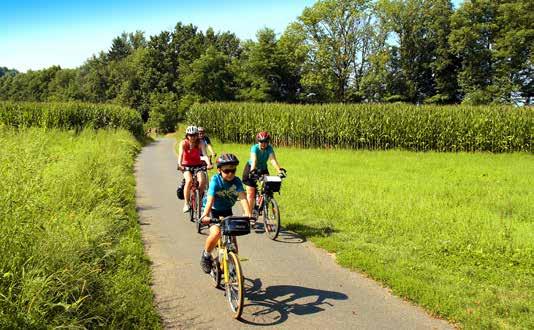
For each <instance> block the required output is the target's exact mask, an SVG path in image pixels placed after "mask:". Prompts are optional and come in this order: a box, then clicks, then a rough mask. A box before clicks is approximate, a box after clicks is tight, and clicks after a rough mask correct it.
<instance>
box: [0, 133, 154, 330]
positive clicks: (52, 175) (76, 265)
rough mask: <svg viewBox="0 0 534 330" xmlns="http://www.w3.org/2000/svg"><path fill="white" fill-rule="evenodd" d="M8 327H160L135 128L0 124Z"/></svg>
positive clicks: (0, 233) (0, 266)
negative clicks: (142, 223) (139, 211)
mask: <svg viewBox="0 0 534 330" xmlns="http://www.w3.org/2000/svg"><path fill="white" fill-rule="evenodd" d="M0 145H1V146H2V147H1V148H0V173H1V177H2V179H1V180H0V205H2V207H1V208H0V224H1V225H0V250H1V251H2V253H1V254H0V328H20V329H27V328H47V327H69V328H72V327H74V328H78V327H80V328H94V327H106V328H157V327H159V326H160V323H159V322H160V321H159V317H158V315H157V313H156V311H155V309H154V306H153V304H152V302H153V299H152V293H151V291H150V287H149V280H150V270H149V262H148V260H147V259H146V257H145V255H144V251H143V246H142V243H141V237H140V231H139V227H138V223H137V218H136V217H137V215H136V210H135V180H134V177H133V159H134V155H135V154H136V153H137V152H138V150H139V145H138V143H137V142H136V141H135V139H133V137H132V136H131V134H130V133H127V132H126V131H98V132H95V131H92V130H88V131H84V132H82V133H81V134H79V135H77V134H74V133H70V132H65V131H59V130H44V129H27V130H17V131H15V130H13V129H10V128H7V127H0Z"/></svg>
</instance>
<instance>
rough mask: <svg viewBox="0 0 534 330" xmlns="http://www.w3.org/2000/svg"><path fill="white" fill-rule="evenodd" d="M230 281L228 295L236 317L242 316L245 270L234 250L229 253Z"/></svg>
mask: <svg viewBox="0 0 534 330" xmlns="http://www.w3.org/2000/svg"><path fill="white" fill-rule="evenodd" d="M227 262H228V283H226V297H227V298H228V302H229V303H230V308H231V309H232V312H233V315H232V317H233V318H234V319H238V318H240V317H241V313H242V312H243V272H242V270H241V264H240V263H239V258H238V256H237V254H235V253H234V252H229V253H228V260H227Z"/></svg>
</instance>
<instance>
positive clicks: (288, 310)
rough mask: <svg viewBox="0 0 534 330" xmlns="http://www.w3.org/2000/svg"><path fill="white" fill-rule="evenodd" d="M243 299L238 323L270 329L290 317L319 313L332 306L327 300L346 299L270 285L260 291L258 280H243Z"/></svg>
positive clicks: (331, 294)
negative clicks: (269, 327)
mask: <svg viewBox="0 0 534 330" xmlns="http://www.w3.org/2000/svg"><path fill="white" fill-rule="evenodd" d="M245 298H246V300H245V305H244V306H243V307H244V309H243V314H242V316H241V322H243V323H246V324H251V325H258V326H272V325H277V324H281V323H283V322H285V321H286V320H287V319H288V318H289V316H290V315H291V314H293V315H308V314H314V313H319V312H322V311H324V310H325V309H326V308H331V307H333V306H334V305H333V304H332V303H330V301H331V300H346V299H348V296H347V295H346V294H344V293H341V292H335V291H326V290H318V289H312V288H306V287H302V286H294V285H273V286H269V287H267V288H265V289H263V288H262V282H261V280H260V279H259V278H258V279H255V280H252V279H248V278H246V279H245Z"/></svg>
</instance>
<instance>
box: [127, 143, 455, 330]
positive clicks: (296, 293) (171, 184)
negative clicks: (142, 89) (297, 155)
mask: <svg viewBox="0 0 534 330" xmlns="http://www.w3.org/2000/svg"><path fill="white" fill-rule="evenodd" d="M173 143H174V140H173V139H170V138H164V139H159V140H157V141H156V142H154V143H152V144H150V145H148V146H146V147H144V148H143V150H142V152H141V154H140V155H139V157H138V160H137V162H136V166H135V172H136V180H137V205H138V212H139V215H140V223H141V229H142V236H143V240H144V243H145V249H146V251H147V254H148V256H149V258H150V259H151V260H152V262H153V264H152V272H153V283H152V289H153V291H154V294H155V300H156V305H157V308H158V310H159V312H160V314H161V316H162V318H163V321H164V326H165V328H168V329H186V328H195V329H199V328H201V329H213V328H217V329H235V328H240V329H241V328H252V327H263V328H276V329H282V328H286V329H451V328H452V326H451V325H450V324H448V323H447V322H445V321H443V320H439V319H435V318H433V317H431V316H429V315H428V314H427V313H426V312H425V311H424V310H422V309H421V308H419V307H417V306H414V305H412V304H411V303H408V302H406V301H403V300H402V299H400V298H397V297H395V296H393V295H392V294H391V293H390V292H389V290H388V289H387V288H383V287H381V286H380V285H379V284H377V283H376V282H374V281H372V280H370V279H368V278H366V277H364V276H362V275H361V274H358V273H355V272H351V271H349V270H347V269H344V268H342V267H340V266H339V265H337V264H336V263H335V260H334V258H333V257H332V256H331V255H329V254H328V253H326V252H325V251H324V250H321V249H318V248H315V247H314V246H313V244H312V243H310V242H307V241H306V239H305V238H302V237H300V236H298V235H296V234H294V233H292V232H287V231H282V232H281V234H280V236H279V238H278V241H271V240H269V239H268V238H267V236H266V235H265V234H264V233H263V232H262V231H261V229H260V230H257V232H253V233H251V234H250V235H247V236H242V237H240V238H239V251H240V258H241V259H242V262H241V264H242V267H243V271H244V275H245V278H246V280H245V281H246V283H245V284H246V291H245V306H244V310H243V316H242V320H241V321H238V320H234V319H232V318H231V316H230V310H229V306H228V303H227V300H226V297H225V296H224V294H223V291H222V290H220V289H215V288H213V287H212V282H211V279H210V277H209V276H208V275H205V274H204V273H203V272H202V271H201V269H200V266H199V260H200V253H201V250H202V247H203V245H204V241H205V239H206V236H205V232H204V235H200V234H197V233H196V232H195V228H194V225H193V223H191V222H189V220H187V219H186V217H185V216H184V213H182V207H183V203H182V201H179V200H178V199H177V198H176V186H177V182H178V180H179V179H180V178H181V176H180V174H179V173H178V172H177V171H176V155H175V153H174V151H173ZM293 175H298V174H297V173H294V174H293ZM295 198H298V196H295ZM282 223H283V213H282Z"/></svg>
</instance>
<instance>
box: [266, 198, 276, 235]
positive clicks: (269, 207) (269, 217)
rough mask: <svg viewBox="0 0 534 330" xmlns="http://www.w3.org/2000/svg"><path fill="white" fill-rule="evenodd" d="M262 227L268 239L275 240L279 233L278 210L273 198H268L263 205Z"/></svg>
mask: <svg viewBox="0 0 534 330" xmlns="http://www.w3.org/2000/svg"><path fill="white" fill-rule="evenodd" d="M263 226H264V227H265V233H266V234H267V236H269V238H270V239H272V240H275V239H276V238H277V237H278V234H279V233H280V209H279V208H278V203H277V202H276V199H274V198H273V197H271V198H268V199H267V200H266V201H265V203H264V205H263Z"/></svg>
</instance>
